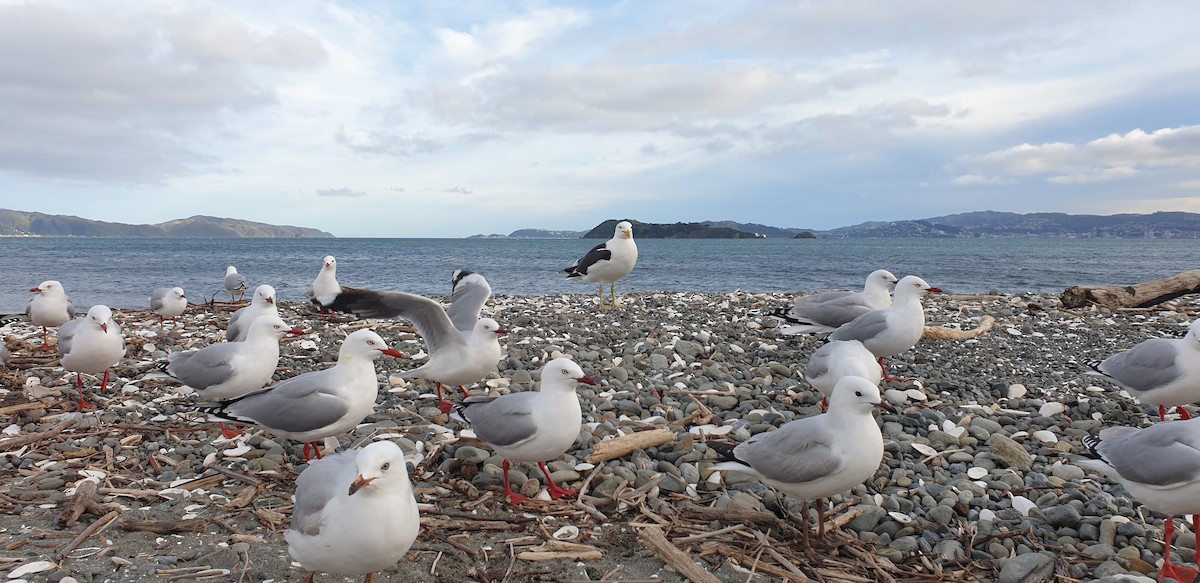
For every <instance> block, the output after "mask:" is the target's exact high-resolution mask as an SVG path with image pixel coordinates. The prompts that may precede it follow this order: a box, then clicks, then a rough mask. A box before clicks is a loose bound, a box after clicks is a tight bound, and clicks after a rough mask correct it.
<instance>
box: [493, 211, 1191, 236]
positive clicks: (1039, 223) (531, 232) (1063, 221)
mask: <svg viewBox="0 0 1200 583" xmlns="http://www.w3.org/2000/svg"><path fill="white" fill-rule="evenodd" d="M626 220H629V221H630V222H631V223H633V234H634V236H635V237H637V238H641V239H750V238H756V239H777V238H784V239H863V238H925V239H1017V238H1020V239H1106V238H1111V239H1197V238H1200V214H1197V213H1187V212H1157V213H1151V214H1133V213H1126V214H1117V215H1071V214H1066V213H1025V214H1022V213H1008V212H997V211H978V212H971V213H961V214H954V215H945V216H940V217H932V218H928V219H918V220H904V221H870V222H866V223H860V224H857V225H851V226H848V227H838V228H836V229H828V230H820V229H802V228H795V227H771V226H768V225H761V224H758V223H738V222H735V221H702V222H699V223H674V224H656V223H642V222H640V221H634V220H631V219H626ZM617 222H618V219H609V220H607V221H604V222H603V223H600V224H599V225H597V226H596V227H595V228H593V229H591V230H589V231H583V232H579V231H549V230H543V229H520V230H518V231H513V233H512V234H510V235H499V234H497V235H475V236H474V237H473V238H500V239H574V238H583V239H608V238H609V237H612V234H613V228H614V227H615V226H616V224H617Z"/></svg>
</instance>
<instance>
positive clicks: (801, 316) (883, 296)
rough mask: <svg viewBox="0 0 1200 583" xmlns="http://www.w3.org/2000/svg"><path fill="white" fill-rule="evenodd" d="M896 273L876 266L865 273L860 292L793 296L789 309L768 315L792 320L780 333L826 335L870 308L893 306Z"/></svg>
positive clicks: (877, 308) (787, 320) (878, 308)
mask: <svg viewBox="0 0 1200 583" xmlns="http://www.w3.org/2000/svg"><path fill="white" fill-rule="evenodd" d="M894 283H896V276H895V275H892V272H890V271H888V270H886V269H877V270H875V271H872V272H871V275H868V276H867V282H866V284H865V285H864V286H863V290H862V291H860V292H851V291H834V292H824V293H820V294H816V295H809V296H800V297H798V298H796V300H795V301H794V302H793V304H792V307H791V308H790V309H784V308H779V309H778V310H775V311H774V312H772V313H771V315H773V316H775V317H777V318H780V319H782V320H784V321H786V322H789V323H791V324H792V325H791V326H787V327H785V328H783V329H782V330H780V332H782V333H783V334H828V333H830V332H833V331H834V330H836V329H837V327H838V326H841V325H842V324H845V323H847V322H849V321H851V320H853V319H855V318H857V317H859V316H861V315H863V314H865V313H867V312H870V311H872V310H882V309H883V308H886V307H888V306H890V305H892V296H891V294H890V293H889V290H890V289H891V287H892V284H894Z"/></svg>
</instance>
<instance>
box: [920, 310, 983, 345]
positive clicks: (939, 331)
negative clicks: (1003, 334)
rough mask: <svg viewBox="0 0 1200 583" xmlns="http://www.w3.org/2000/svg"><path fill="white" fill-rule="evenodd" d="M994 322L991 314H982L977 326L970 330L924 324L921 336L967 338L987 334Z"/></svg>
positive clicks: (939, 338)
mask: <svg viewBox="0 0 1200 583" xmlns="http://www.w3.org/2000/svg"><path fill="white" fill-rule="evenodd" d="M995 323H996V319H995V318H993V317H991V316H984V317H983V319H982V320H980V321H979V326H976V327H975V328H973V329H971V330H955V329H954V328H944V327H942V326H926V327H925V331H924V332H922V333H921V338H930V339H933V340H967V339H969V338H974V337H976V336H982V335H984V334H987V333H988V331H990V330H991V329H992V326H993V325H994V324H995Z"/></svg>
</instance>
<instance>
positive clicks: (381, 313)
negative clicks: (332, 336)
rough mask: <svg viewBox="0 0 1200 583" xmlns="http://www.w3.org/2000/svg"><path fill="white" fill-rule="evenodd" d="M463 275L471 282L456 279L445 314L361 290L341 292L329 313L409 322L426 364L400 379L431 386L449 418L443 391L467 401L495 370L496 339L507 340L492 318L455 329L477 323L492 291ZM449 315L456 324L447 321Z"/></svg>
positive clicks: (410, 298)
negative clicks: (448, 388) (452, 389)
mask: <svg viewBox="0 0 1200 583" xmlns="http://www.w3.org/2000/svg"><path fill="white" fill-rule="evenodd" d="M456 273H463V272H462V271H460V272H456ZM465 273H467V274H468V275H470V276H473V277H464V278H461V279H460V281H459V282H458V283H457V284H456V285H455V288H454V293H453V294H452V295H451V298H452V299H455V298H456V299H455V303H454V304H453V305H451V306H450V310H449V311H447V310H446V309H445V308H442V305H441V304H439V303H437V302H435V301H433V300H431V299H429V298H426V297H422V296H418V295H415V294H409V293H404V292H395V291H379V292H377V291H371V290H366V289H355V290H351V289H344V290H343V291H342V293H341V294H339V295H338V298H337V300H335V301H334V302H333V303H332V304H330V308H331V309H333V310H336V311H339V312H351V313H353V314H354V315H356V316H358V317H360V318H394V317H397V316H398V317H401V318H404V319H406V320H408V321H409V322H412V324H413V326H415V327H416V329H417V332H419V333H420V334H421V337H422V338H424V339H425V345H426V346H427V347H428V349H429V362H427V363H425V364H424V365H422V366H419V367H417V368H414V369H412V370H407V371H404V372H402V373H400V378H405V379H426V380H430V381H433V382H434V384H435V386H436V387H437V395H438V407H439V408H440V409H441V410H442V412H443V413H448V412H450V408H451V407H452V405H451V404H450V403H447V402H446V400H445V399H443V398H442V385H443V384H447V385H458V386H459V388H460V389H462V392H463V396H464V397H465V396H467V389H466V388H464V385H468V384H471V383H475V382H477V381H480V380H482V379H483V377H485V376H487V374H488V373H490V372H492V371H494V370H496V364H497V363H499V362H500V357H501V356H502V352H501V350H500V339H499V338H500V336H502V335H504V334H508V331H507V330H505V329H503V328H501V327H500V324H499V323H497V322H496V321H495V320H493V319H491V318H482V319H479V320H477V321H474V322H471V323H470V327H469V328H467V329H466V330H462V329H460V328H458V327H457V326H456V324H457V323H462V325H463V326H466V325H467V322H468V321H470V320H472V319H473V318H477V317H478V316H479V310H480V308H481V307H482V305H483V302H485V301H487V297H488V296H490V295H491V287H489V286H488V285H487V281H486V280H484V279H483V276H481V275H479V274H477V273H471V272H469V271H468V272H465ZM460 286H461V287H460ZM485 290H486V293H485ZM451 313H454V314H455V317H456V318H457V320H456V319H453V318H451Z"/></svg>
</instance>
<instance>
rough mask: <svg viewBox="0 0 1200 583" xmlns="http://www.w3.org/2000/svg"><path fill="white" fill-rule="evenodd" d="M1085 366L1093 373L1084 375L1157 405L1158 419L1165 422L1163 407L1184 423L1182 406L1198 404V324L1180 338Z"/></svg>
mask: <svg viewBox="0 0 1200 583" xmlns="http://www.w3.org/2000/svg"><path fill="white" fill-rule="evenodd" d="M1088 366H1090V367H1092V369H1093V370H1092V371H1089V372H1088V373H1087V374H1090V375H1095V376H1099V377H1103V378H1106V379H1108V380H1110V381H1113V382H1115V383H1117V384H1118V385H1121V386H1122V387H1124V388H1125V390H1127V391H1129V394H1131V395H1133V396H1134V397H1135V398H1137V400H1139V401H1141V402H1143V403H1148V404H1151V405H1158V416H1159V419H1166V417H1167V407H1176V408H1177V410H1178V411H1179V414H1180V416H1182V417H1183V418H1184V419H1188V418H1190V417H1191V416H1190V415H1189V414H1188V412H1187V409H1184V408H1183V406H1184V405H1187V404H1189V403H1195V402H1196V401H1200V320H1196V321H1195V322H1192V324H1191V326H1189V327H1188V332H1187V335H1185V336H1184V337H1183V338H1151V339H1149V340H1145V341H1142V342H1141V343H1139V344H1137V345H1135V346H1134V347H1133V348H1130V349H1129V350H1126V351H1124V352H1118V353H1116V354H1114V355H1112V356H1110V357H1108V358H1106V359H1104V360H1103V361H1101V362H1090V363H1088Z"/></svg>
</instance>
